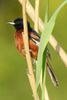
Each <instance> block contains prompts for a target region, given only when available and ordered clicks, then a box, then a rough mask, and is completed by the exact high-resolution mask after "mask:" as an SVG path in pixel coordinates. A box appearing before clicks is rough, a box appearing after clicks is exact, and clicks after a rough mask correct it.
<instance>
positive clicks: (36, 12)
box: [34, 0, 39, 32]
mask: <svg viewBox="0 0 67 100" xmlns="http://www.w3.org/2000/svg"><path fill="white" fill-rule="evenodd" d="M38 19H39V0H35V23H34V24H35V25H34V29H35V30H36V31H37V32H38V24H39V23H38V22H39V20H38Z"/></svg>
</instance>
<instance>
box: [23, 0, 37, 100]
mask: <svg viewBox="0 0 67 100" xmlns="http://www.w3.org/2000/svg"><path fill="white" fill-rule="evenodd" d="M26 3H27V0H22V8H23V9H22V11H23V12H22V13H23V24H24V34H23V33H22V35H23V40H24V48H25V52H26V60H27V65H28V71H29V73H28V78H29V82H30V86H31V88H32V92H33V97H34V100H36V83H35V77H34V73H33V66H32V60H31V56H30V52H29V42H28V29H27V19H26ZM38 100H39V98H38Z"/></svg>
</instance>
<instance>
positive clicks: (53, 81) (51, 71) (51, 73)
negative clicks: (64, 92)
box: [46, 51, 59, 86]
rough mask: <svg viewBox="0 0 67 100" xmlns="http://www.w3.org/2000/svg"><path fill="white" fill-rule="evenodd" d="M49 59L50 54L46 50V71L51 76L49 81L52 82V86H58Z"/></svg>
mask: <svg viewBox="0 0 67 100" xmlns="http://www.w3.org/2000/svg"><path fill="white" fill-rule="evenodd" d="M49 59H51V55H50V53H49V51H48V52H47V58H46V66H47V71H48V74H49V76H50V78H51V81H52V83H53V85H54V86H58V85H59V81H58V79H57V77H56V75H55V73H54V72H53V69H52V67H51V65H50V63H49Z"/></svg>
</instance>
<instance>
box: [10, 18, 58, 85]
mask: <svg viewBox="0 0 67 100" xmlns="http://www.w3.org/2000/svg"><path fill="white" fill-rule="evenodd" d="M9 24H11V25H13V26H14V27H15V29H16V33H15V43H16V48H17V49H18V51H19V52H20V53H21V54H22V55H24V56H25V49H24V42H23V35H22V33H23V34H24V25H23V19H22V18H17V19H15V20H14V21H13V22H9ZM27 27H28V38H29V50H30V54H31V57H32V58H34V59H36V60H37V54H38V48H39V43H40V36H39V34H38V33H37V32H36V31H35V30H34V29H33V28H32V27H31V26H30V23H29V22H28V21H27ZM49 58H50V53H49V51H48V50H47V58H46V66H47V70H48V73H49V76H50V78H51V80H52V82H53V84H54V86H58V80H57V78H56V76H55V74H54V72H53V70H52V68H51V65H50V63H49Z"/></svg>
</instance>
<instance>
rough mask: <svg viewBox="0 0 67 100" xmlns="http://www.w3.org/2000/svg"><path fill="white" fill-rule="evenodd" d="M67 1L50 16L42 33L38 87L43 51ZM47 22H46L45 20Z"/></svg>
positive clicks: (38, 64) (37, 84)
mask: <svg viewBox="0 0 67 100" xmlns="http://www.w3.org/2000/svg"><path fill="white" fill-rule="evenodd" d="M66 3H67V0H65V1H64V2H63V3H62V4H61V5H60V6H59V7H58V8H57V9H56V11H55V12H54V13H53V15H52V17H51V18H50V20H49V22H48V23H47V24H46V26H44V30H43V32H42V35H41V41H40V46H39V52H38V61H37V70H38V72H37V76H36V78H37V80H36V87H37V88H38V86H39V82H40V75H41V70H42V58H43V52H44V50H45V48H46V45H47V43H48V41H49V38H50V35H51V33H52V31H53V29H54V26H55V21H56V17H57V15H58V13H59V12H60V10H61V8H62V7H63V6H64V5H65V4H66ZM44 23H45V22H44Z"/></svg>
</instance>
